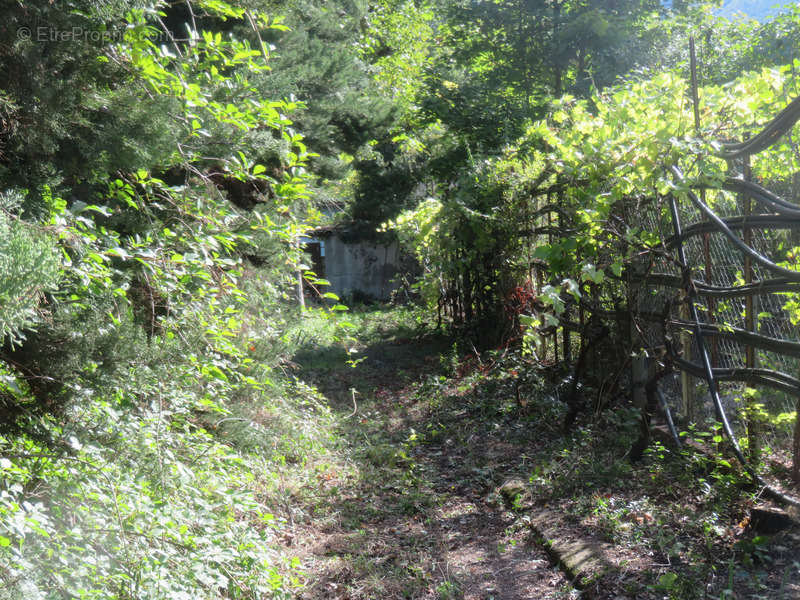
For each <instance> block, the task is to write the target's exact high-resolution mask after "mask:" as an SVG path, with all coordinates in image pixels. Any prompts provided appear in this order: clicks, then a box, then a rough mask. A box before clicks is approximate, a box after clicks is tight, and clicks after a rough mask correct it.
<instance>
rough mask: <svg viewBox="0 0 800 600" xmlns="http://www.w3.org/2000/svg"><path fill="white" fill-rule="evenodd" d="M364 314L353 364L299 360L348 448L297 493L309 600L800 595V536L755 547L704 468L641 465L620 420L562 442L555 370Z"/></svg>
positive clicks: (383, 315) (723, 485) (740, 506)
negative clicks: (628, 448)
mask: <svg viewBox="0 0 800 600" xmlns="http://www.w3.org/2000/svg"><path fill="white" fill-rule="evenodd" d="M370 319H371V321H369V327H367V329H368V330H369V331H368V332H367V334H366V336H365V337H364V339H365V340H366V342H365V345H364V346H363V348H361V351H360V352H359V354H358V355H357V356H359V357H361V358H362V359H363V360H361V362H360V363H359V364H358V365H357V366H356V367H355V368H353V367H350V366H347V365H346V364H345V362H344V360H342V358H343V357H342V356H341V354H342V353H341V351H337V350H336V349H335V347H333V346H331V347H327V348H326V347H318V348H316V349H309V351H308V352H304V353H300V354H298V356H297V357H296V358H295V360H296V362H297V364H298V367H299V370H300V373H302V377H303V378H305V379H307V380H309V381H312V382H313V383H314V384H315V385H317V386H318V387H319V389H320V390H321V391H322V392H323V393H324V394H325V396H326V397H327V398H328V399H329V401H330V403H331V406H332V407H333V409H334V410H335V411H336V412H337V413H338V414H339V415H340V423H341V431H340V433H341V435H342V436H343V439H345V440H346V443H345V444H344V447H343V449H342V455H341V460H332V461H331V462H330V463H326V464H322V465H316V466H315V467H314V468H315V470H316V478H315V481H314V482H312V483H313V486H311V487H313V489H311V488H310V487H309V486H306V487H305V488H303V487H298V488H297V489H295V490H290V492H291V493H293V494H294V496H295V498H294V500H295V501H297V502H305V503H306V504H307V505H308V506H312V507H313V508H310V509H309V510H308V511H307V512H308V514H310V515H312V516H311V518H306V519H303V520H300V521H298V522H296V523H294V524H293V525H292V527H291V529H290V531H291V534H290V537H291V539H287V543H290V544H292V545H293V547H294V548H295V551H296V552H297V554H298V556H299V557H300V559H301V562H302V563H303V565H304V571H305V575H306V578H307V583H308V586H307V588H306V589H305V590H304V592H303V596H302V597H303V598H306V599H307V600H317V599H322V598H331V599H353V600H356V599H359V600H360V599H368V598H375V599H394V598H419V599H448V598H452V599H456V598H463V599H474V600H478V599H482V600H489V599H495V600H501V599H502V600H522V599H556V598H562V599H565V598H578V597H581V598H614V599H624V598H641V599H648V598H653V599H655V598H695V597H697V598H703V597H706V598H719V597H721V596H720V592H721V591H722V593H723V596H724V590H725V589H730V588H731V587H732V585H731V584H734V585H735V587H737V588H738V589H742V590H746V591H747V594H746V595H737V596H735V597H739V598H760V597H768V598H782V597H785V598H794V597H798V596H797V594H798V590H800V588H798V587H797V584H798V580H800V576H799V575H800V574H799V573H798V569H797V563H796V562H794V563H793V560H794V559H795V558H796V556H797V554H796V551H797V548H798V541H799V540H800V537H797V536H795V534H793V533H792V532H791V531H789V532H782V533H780V534H779V535H780V538H779V539H778V542H776V543H775V544H772V545H770V546H767V545H761V546H759V545H758V544H760V543H761V542H758V544H756V545H755V546H754V545H753V544H752V541H749V542H747V541H746V540H752V538H753V535H754V534H752V533H751V532H748V531H746V527H745V525H746V524H745V523H744V522H743V520H744V517H743V516H742V515H744V513H745V511H746V508H747V506H745V505H746V503H747V501H746V500H744V499H743V498H742V497H740V496H739V495H737V494H736V493H735V491H734V484H733V483H732V482H728V481H716V482H715V486H719V487H715V488H713V489H712V488H711V487H710V486H709V485H708V484H707V483H703V484H697V485H696V486H695V484H696V480H697V479H698V478H699V479H703V481H705V478H701V477H699V475H698V474H700V473H701V471H702V470H703V469H708V468H709V465H705V464H702V463H700V462H694V463H691V464H687V462H686V459H685V458H680V457H670V456H669V454H670V453H669V451H668V450H667V449H666V448H664V447H663V446H660V445H656V452H655V453H653V454H652V455H650V458H649V459H646V460H645V464H643V465H642V466H640V467H632V466H631V465H630V463H629V461H628V459H627V457H626V456H625V447H624V444H623V445H620V438H624V437H625V435H626V432H628V433H629V434H630V435H631V436H633V435H635V428H636V424H635V419H633V418H631V419H629V420H630V422H624V421H625V419H626V417H625V416H624V415H625V414H627V413H625V411H622V412H620V411H617V412H615V413H614V414H613V415H612V414H609V415H607V416H606V417H604V418H606V419H608V420H607V421H605V422H602V420H601V421H598V420H597V419H594V420H593V422H592V423H585V424H583V425H579V426H578V427H577V428H576V431H575V432H573V433H571V434H570V435H568V436H564V434H563V433H562V432H561V428H560V417H561V416H563V415H562V412H561V411H562V407H561V406H560V404H561V403H560V402H558V400H557V398H556V397H555V394H557V379H558V378H557V375H558V373H557V370H556V369H549V370H547V369H543V370H541V371H536V372H533V373H531V372H530V371H526V372H525V373H524V374H521V371H522V369H521V368H518V367H522V366H525V365H518V364H517V363H516V362H515V361H519V360H521V359H519V357H514V356H512V355H511V354H509V353H506V354H503V353H498V354H494V355H491V356H489V357H487V356H486V355H483V356H481V357H479V356H478V355H477V354H476V353H474V352H470V351H467V352H464V351H463V349H459V348H458V347H457V345H456V346H454V344H453V340H449V339H445V338H443V337H437V336H431V335H428V336H422V337H421V336H417V335H415V333H414V331H413V330H412V329H411V328H409V327H405V326H403V325H402V324H398V323H397V322H394V321H392V316H391V313H389V312H386V311H376V312H375V313H374V315H373V316H372V317H370ZM333 357H336V358H333ZM528 366H529V365H528ZM620 415H623V416H620ZM612 421H613V422H612ZM629 430H630V431H629ZM603 431H606V432H607V434H603V433H602V432H603ZM665 454H666V455H667V456H666V457H665V456H664V455H665ZM659 455H660V456H659ZM648 461H649V462H648ZM687 468H688V470H689V471H691V470H692V469H694V471H693V474H694V475H696V476H694V475H693V476H692V477H691V478H686V477H684V478H683V479H681V475H680V473H681V472H683V473H686V472H687ZM706 475H707V479H708V480H711V479H712V478H711V476H710V474H709V473H707V474H706ZM737 511H739V512H741V514H739V513H737ZM740 519H742V522H739V520H740ZM748 543H749V544H750V546H747V544H748ZM550 544H555V545H556V546H558V550H559V552H560V555H561V557H562V558H563V557H565V556H566V558H567V563H569V564H568V565H566V567H570V566H572V567H573V570H572V571H570V569H569V568H565V565H564V564H563V563H562V564H561V565H559V564H557V560H556V558H557V557H558V555H559V553H558V552H557V553H554V552H552V551H548V546H549V545H550ZM551 550H552V549H551ZM575 565H577V567H575ZM575 570H577V575H578V578H577V580H575V577H574V576H575V575H576V572H575ZM578 587H580V588H581V589H580V590H579V589H578ZM762 594H763V595H762ZM726 597H733V596H726Z"/></svg>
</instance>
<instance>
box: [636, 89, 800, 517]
mask: <svg viewBox="0 0 800 600" xmlns="http://www.w3.org/2000/svg"><path fill="white" fill-rule="evenodd" d="M798 120H800V98H797V99H795V100H794V101H792V102H791V103H790V104H789V105H788V106H787V107H786V108H785V109H784V110H782V111H781V112H780V113H779V114H778V115H777V116H776V117H775V118H774V119H773V120H771V121H770V122H769V123H768V124H767V125H766V126H765V127H764V128H763V129H762V130H761V131H760V132H758V134H757V135H755V136H753V137H752V138H750V139H746V140H744V141H742V142H738V143H722V144H720V145H719V148H720V149H719V150H718V152H717V156H718V157H719V158H722V159H725V160H726V161H727V162H728V175H727V177H726V178H725V179H723V180H722V181H721V182H718V183H716V184H713V185H712V184H709V185H708V186H703V185H699V186H698V185H695V186H689V185H688V184H687V183H686V181H685V179H684V177H683V173H682V172H681V170H680V169H679V168H678V167H676V166H672V167H671V168H670V169H669V172H670V174H671V176H672V177H673V178H674V181H675V185H676V189H675V191H674V192H673V193H672V194H669V195H668V196H667V197H665V198H663V199H661V201H659V202H654V203H652V204H651V205H650V206H649V207H648V210H646V211H645V212H644V213H643V214H644V215H645V219H646V221H647V223H648V227H649V228H651V230H652V231H654V232H657V233H658V235H659V238H660V239H661V240H662V244H661V245H660V246H659V247H657V248H655V249H654V251H653V252H651V253H649V255H647V256H645V257H642V260H641V261H640V267H641V268H640V269H639V270H638V272H637V270H636V269H633V270H631V280H630V283H631V289H632V290H634V294H633V297H634V302H633V304H632V306H631V308H632V310H633V313H634V315H635V316H634V319H635V321H636V322H637V327H636V331H637V333H638V337H639V340H640V342H641V343H640V345H641V348H642V350H643V354H642V355H643V356H646V357H648V358H649V360H647V361H646V363H643V362H641V361H636V362H635V363H634V369H635V371H636V372H635V373H634V379H635V380H638V382H639V383H640V384H642V385H643V386H644V390H645V391H646V394H647V396H648V399H649V402H650V404H651V405H654V404H655V403H656V400H657V399H658V398H659V397H660V398H661V399H666V398H671V399H672V400H673V402H671V404H673V407H672V408H673V409H674V410H675V412H676V413H677V414H678V415H680V416H681V417H683V418H684V419H685V421H686V422H696V421H701V422H702V421H703V420H706V419H708V418H709V417H711V416H712V415H713V417H714V418H715V420H716V421H717V422H719V424H720V425H721V428H722V429H723V430H724V433H725V434H726V435H727V437H728V439H729V441H730V444H731V447H732V451H733V452H734V454H736V456H737V458H739V460H740V461H741V462H742V463H744V464H746V465H748V468H749V465H750V464H751V463H757V462H758V461H759V460H760V459H761V450H762V446H763V445H764V443H765V441H766V440H765V438H764V435H763V432H762V430H763V429H764V425H765V424H766V421H767V417H768V415H770V414H772V415H775V414H777V415H778V418H779V419H781V418H783V419H784V420H788V419H791V416H792V415H791V413H792V410H793V407H795V406H797V405H798V404H800V379H798V366H799V365H800V361H798V358H800V332H798V328H797V318H796V314H795V309H796V304H797V301H796V297H797V296H796V294H797V292H798V290H800V272H798V271H797V270H796V269H794V268H793V264H794V263H796V262H797V258H798V257H796V256H795V255H794V250H793V249H794V248H796V247H797V246H798V244H799V243H800V241H799V240H800V206H798V205H796V204H793V203H791V202H788V201H786V200H783V199H782V198H781V197H780V195H778V194H776V193H773V192H771V191H769V190H767V189H766V188H765V187H762V186H761V185H760V184H759V183H758V182H756V181H753V178H752V173H751V169H750V163H751V157H752V156H753V155H756V154H758V153H760V152H762V151H764V150H766V149H768V148H769V147H770V146H772V145H773V144H774V143H775V142H777V141H778V140H779V139H780V138H781V137H783V136H785V135H790V134H791V130H792V127H793V126H794V125H795V123H797V121H798ZM786 191H789V192H790V193H791V191H792V190H786ZM787 263H789V264H787ZM678 373H680V382H679V385H673V386H672V387H673V393H672V394H667V395H664V394H662V393H660V391H659V389H658V386H659V385H660V383H661V382H662V381H664V380H666V379H667V378H669V377H670V376H672V375H673V374H678ZM700 380H702V381H703V382H704V383H705V386H704V387H698V385H697V382H698V381H700ZM663 408H664V409H665V411H666V412H667V413H669V412H670V408H669V406H668V404H666V403H665V404H664V406H663ZM670 420H671V419H670ZM740 437H744V438H745V439H746V443H744V444H743V445H744V448H745V450H746V452H745V451H743V449H742V444H740V442H739V438H740ZM792 455H793V456H792V458H793V462H792V476H793V479H794V480H795V481H800V427H798V425H797V424H796V425H795V430H794V443H793V446H792ZM773 458H775V457H774V456H773ZM772 493H773V494H777V493H778V492H777V490H772ZM788 500H789V501H791V502H792V503H795V504H796V503H797V501H796V500H793V499H791V498H789V499H788Z"/></svg>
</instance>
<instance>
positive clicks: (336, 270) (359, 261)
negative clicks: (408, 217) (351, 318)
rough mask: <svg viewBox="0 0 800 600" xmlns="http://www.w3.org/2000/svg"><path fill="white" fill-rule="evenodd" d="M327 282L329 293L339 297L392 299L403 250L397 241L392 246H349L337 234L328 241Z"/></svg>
mask: <svg viewBox="0 0 800 600" xmlns="http://www.w3.org/2000/svg"><path fill="white" fill-rule="evenodd" d="M323 260H324V263H325V279H327V280H328V281H330V282H331V285H330V288H329V290H328V291H331V292H333V293H334V294H336V295H338V296H347V295H349V294H352V293H354V292H356V293H362V294H365V295H367V296H371V297H373V298H376V299H378V300H388V299H389V298H390V296H391V293H392V291H393V290H394V289H395V285H394V284H393V283H392V278H393V277H394V276H395V275H396V274H397V271H398V265H399V262H400V251H399V247H398V245H397V242H391V243H389V244H388V245H383V244H378V243H372V242H363V241H362V242H354V243H346V242H344V241H342V239H341V238H340V237H339V236H337V235H336V234H334V235H331V236H328V237H326V238H325V250H324V259H323Z"/></svg>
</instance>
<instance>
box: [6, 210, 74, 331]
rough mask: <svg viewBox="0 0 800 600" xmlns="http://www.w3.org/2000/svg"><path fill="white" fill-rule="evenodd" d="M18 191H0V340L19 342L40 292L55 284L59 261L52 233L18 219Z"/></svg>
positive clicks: (34, 313)
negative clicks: (2, 192) (13, 192)
mask: <svg viewBox="0 0 800 600" xmlns="http://www.w3.org/2000/svg"><path fill="white" fill-rule="evenodd" d="M18 206H19V197H18V195H12V194H6V195H0V341H2V340H4V339H5V338H6V337H8V338H9V342H10V343H12V344H13V343H15V342H19V341H20V339H21V336H22V331H23V330H24V329H27V328H29V327H31V326H34V325H35V324H36V322H37V321H38V315H39V313H38V309H39V307H40V304H41V301H42V298H43V293H44V292H47V291H51V290H52V289H53V288H55V286H56V284H57V281H58V276H59V266H60V265H59V261H58V256H57V254H56V251H55V247H54V246H55V244H54V243H53V242H54V240H53V239H52V236H51V235H49V234H48V233H47V232H46V231H45V230H44V228H42V227H40V226H37V225H36V224H30V223H26V222H24V221H22V220H21V219H20V218H19V216H18V215H17V214H15V209H17V207H18Z"/></svg>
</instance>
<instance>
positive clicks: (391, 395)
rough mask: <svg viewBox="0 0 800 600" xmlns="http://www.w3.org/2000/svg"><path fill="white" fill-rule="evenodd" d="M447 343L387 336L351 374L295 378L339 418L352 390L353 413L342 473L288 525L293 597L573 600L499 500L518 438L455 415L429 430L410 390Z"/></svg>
mask: <svg viewBox="0 0 800 600" xmlns="http://www.w3.org/2000/svg"><path fill="white" fill-rule="evenodd" d="M447 343H448V342H447V341H446V340H441V339H429V340H426V341H424V342H420V341H411V340H408V339H390V340H387V341H384V342H380V343H377V344H373V345H372V346H371V347H369V348H367V349H366V351H365V356H366V360H364V361H363V362H362V363H361V364H360V365H359V367H358V368H357V369H355V370H349V371H348V370H346V369H341V368H336V367H335V366H334V367H322V368H319V367H318V368H311V369H310V368H307V370H306V371H305V372H306V373H307V374H310V375H312V376H313V380H314V381H315V383H316V384H317V385H318V386H319V387H320V389H321V391H323V392H324V393H325V394H326V396H327V397H328V398H329V399H330V401H331V404H332V405H333V406H334V407H337V408H338V409H339V410H340V411H341V412H342V413H343V414H352V413H353V412H354V411H353V403H352V399H353V394H352V389H356V390H357V394H356V402H357V409H356V411H355V414H353V416H352V417H351V418H350V419H347V420H346V425H345V428H346V430H347V431H346V435H347V437H348V438H349V439H350V440H351V446H350V449H349V450H350V456H351V457H352V460H351V463H350V465H349V467H350V468H348V469H343V470H339V471H336V472H332V473H329V474H326V475H325V476H324V477H323V478H322V479H321V480H320V487H321V488H322V489H321V490H320V495H321V498H320V499H318V507H317V514H316V515H315V517H314V518H313V519H312V520H310V521H308V522H306V523H301V524H297V525H296V526H295V531H294V536H295V539H296V540H297V543H298V545H299V546H300V547H299V548H298V550H300V555H301V558H302V560H303V562H304V564H305V568H306V573H307V577H308V581H309V587H308V588H307V589H306V590H305V592H304V595H303V598H305V599H307V600H316V599H321V598H337V599H367V598H375V599H380V598H386V599H394V598H419V599H455V598H464V599H469V600H473V599H474V600H478V599H481V600H489V599H496V600H523V599H525V600H528V599H532V598H536V599H543V600H545V599H555V598H561V599H565V598H575V597H577V596H578V594H577V592H576V591H575V590H574V588H573V587H572V586H571V585H570V583H569V582H568V580H567V578H566V577H565V575H564V574H563V573H562V571H561V570H560V569H559V568H558V567H557V566H555V565H554V564H553V563H552V562H551V560H550V557H549V556H548V555H547V553H546V552H545V550H544V549H543V548H542V546H541V544H539V543H538V541H537V540H536V539H534V537H535V536H534V534H533V533H532V531H531V529H530V527H529V526H528V523H527V522H526V521H525V519H524V518H521V517H520V513H519V512H515V511H514V510H512V506H511V504H512V503H513V496H512V495H511V494H506V495H505V496H504V492H503V489H504V488H503V483H504V482H507V480H511V481H512V482H513V478H514V477H515V476H519V474H516V473H515V472H514V469H516V468H518V467H519V465H520V453H521V449H520V446H519V445H518V441H515V442H514V443H502V442H498V441H497V440H488V441H487V440H486V439H485V437H484V436H479V435H477V433H476V432H471V431H470V423H471V421H470V420H469V419H460V416H459V415H457V414H456V415H455V416H450V415H449V416H448V419H447V421H448V422H447V423H444V422H441V421H440V420H439V418H438V417H440V416H442V415H440V414H437V411H436V409H435V407H432V406H431V405H430V404H429V402H428V395H427V394H426V391H425V389H424V385H422V386H421V385H420V382H421V381H423V380H426V378H427V380H428V382H429V383H428V385H436V381H437V380H436V377H435V373H437V372H438V371H439V370H440V360H439V356H440V354H442V353H445V354H446V352H447V349H448V346H447ZM306 358H307V361H308V363H310V364H312V365H313V362H314V361H313V359H312V358H311V357H306ZM302 361H303V357H299V358H298V362H300V364H301V365H302V364H303V363H302ZM430 382H433V383H432V384H431V383H430ZM459 421H460V422H459ZM522 462H523V464H524V460H523V461H522Z"/></svg>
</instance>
